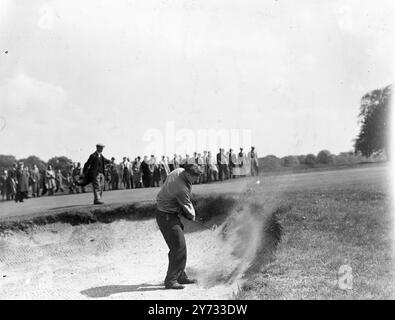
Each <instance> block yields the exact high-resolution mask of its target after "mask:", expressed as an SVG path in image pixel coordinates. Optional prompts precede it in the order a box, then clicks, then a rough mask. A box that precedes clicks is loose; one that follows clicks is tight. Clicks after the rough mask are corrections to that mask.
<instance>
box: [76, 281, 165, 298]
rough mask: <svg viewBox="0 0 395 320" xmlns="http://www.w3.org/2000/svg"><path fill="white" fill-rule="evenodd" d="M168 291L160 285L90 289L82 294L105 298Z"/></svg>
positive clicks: (144, 284) (143, 284)
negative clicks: (124, 294)
mask: <svg viewBox="0 0 395 320" xmlns="http://www.w3.org/2000/svg"><path fill="white" fill-rule="evenodd" d="M157 290H166V288H165V287H164V286H163V285H160V284H149V283H142V284H135V285H109V286H102V287H95V288H90V289H87V290H83V291H81V294H83V295H85V296H87V297H90V298H105V297H109V296H111V295H113V294H117V293H123V292H138V291H157Z"/></svg>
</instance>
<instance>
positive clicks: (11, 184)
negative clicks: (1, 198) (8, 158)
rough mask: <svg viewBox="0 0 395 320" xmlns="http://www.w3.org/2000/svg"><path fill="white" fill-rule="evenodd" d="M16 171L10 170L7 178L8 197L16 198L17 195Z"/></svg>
mask: <svg viewBox="0 0 395 320" xmlns="http://www.w3.org/2000/svg"><path fill="white" fill-rule="evenodd" d="M16 185H17V183H16V171H14V170H9V171H8V174H7V180H6V189H5V190H6V199H7V200H14V199H15V196H16Z"/></svg>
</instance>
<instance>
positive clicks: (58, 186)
mask: <svg viewBox="0 0 395 320" xmlns="http://www.w3.org/2000/svg"><path fill="white" fill-rule="evenodd" d="M63 179H66V178H65V177H64V176H63V174H62V171H61V170H60V169H58V170H56V174H55V183H56V190H55V193H56V192H58V191H59V190H60V191H62V192H64V189H63Z"/></svg>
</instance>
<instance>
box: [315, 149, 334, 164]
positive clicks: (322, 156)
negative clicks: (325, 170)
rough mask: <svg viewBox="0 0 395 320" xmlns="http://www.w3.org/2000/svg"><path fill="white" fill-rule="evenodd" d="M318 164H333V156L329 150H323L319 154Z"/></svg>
mask: <svg viewBox="0 0 395 320" xmlns="http://www.w3.org/2000/svg"><path fill="white" fill-rule="evenodd" d="M317 163H321V164H330V163H333V156H332V155H331V153H330V151H328V150H321V151H320V152H318V154H317Z"/></svg>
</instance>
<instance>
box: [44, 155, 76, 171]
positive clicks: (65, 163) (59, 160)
mask: <svg viewBox="0 0 395 320" xmlns="http://www.w3.org/2000/svg"><path fill="white" fill-rule="evenodd" d="M72 163H73V160H71V159H69V158H67V157H65V156H61V157H53V158H51V159H49V160H48V164H50V165H51V166H52V168H53V169H54V170H58V169H60V170H61V171H62V172H63V174H65V173H66V172H67V171H68V170H69V169H70V165H71V164H72Z"/></svg>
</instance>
